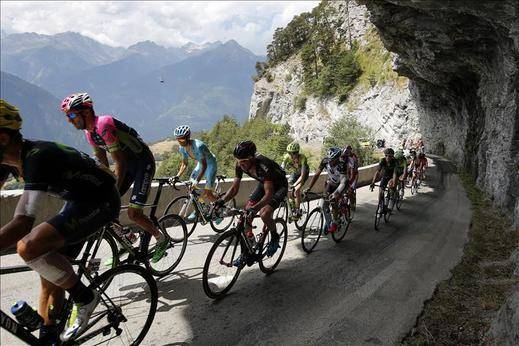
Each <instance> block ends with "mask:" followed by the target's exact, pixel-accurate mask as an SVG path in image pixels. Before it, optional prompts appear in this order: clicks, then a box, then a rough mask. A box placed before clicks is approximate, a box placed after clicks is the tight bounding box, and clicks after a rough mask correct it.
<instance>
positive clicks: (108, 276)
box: [72, 264, 158, 346]
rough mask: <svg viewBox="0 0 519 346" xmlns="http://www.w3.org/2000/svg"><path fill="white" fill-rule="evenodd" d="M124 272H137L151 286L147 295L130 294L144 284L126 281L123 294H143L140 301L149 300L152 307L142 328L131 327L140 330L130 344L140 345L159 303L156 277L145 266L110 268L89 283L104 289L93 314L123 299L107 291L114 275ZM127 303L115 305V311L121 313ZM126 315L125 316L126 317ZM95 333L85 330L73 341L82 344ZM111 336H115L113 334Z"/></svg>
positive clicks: (127, 265) (122, 321)
mask: <svg viewBox="0 0 519 346" xmlns="http://www.w3.org/2000/svg"><path fill="white" fill-rule="evenodd" d="M124 273H133V274H137V275H138V276H140V277H142V278H143V279H144V281H143V284H144V282H145V283H146V285H147V286H148V288H149V291H148V292H147V294H145V295H142V294H141V295H139V294H130V292H128V290H131V289H137V288H139V289H142V288H143V286H142V284H141V285H129V284H126V283H125V284H126V286H125V287H124V288H125V290H124V295H123V297H124V298H128V297H139V296H143V298H145V299H142V300H140V302H149V303H150V308H149V311H148V314H147V317H146V320H145V323H144V326H143V327H142V328H131V330H135V331H138V332H139V334H138V336H137V337H136V338H135V339H134V340H133V342H131V343H129V344H128V345H132V346H133V345H139V344H140V343H141V342H142V341H143V339H144V337H145V336H146V334H147V333H148V331H149V329H150V327H151V324H152V323H153V319H154V318H155V312H156V310H157V303H158V289H157V283H156V282H155V279H154V278H153V276H152V275H151V274H150V273H149V272H147V271H146V270H145V269H144V268H142V267H140V266H138V265H134V264H125V265H121V266H118V267H116V268H113V269H110V270H108V271H107V272H105V273H103V274H102V275H100V276H99V277H97V278H96V279H95V280H94V281H93V282H92V283H91V284H90V285H89V287H90V288H92V289H97V290H102V292H101V300H100V303H99V304H98V307H97V308H96V310H95V311H94V314H93V316H94V315H95V314H96V311H98V310H97V309H99V308H101V309H102V306H103V305H104V306H107V307H108V305H112V304H113V303H114V301H116V300H117V299H121V297H117V298H116V297H110V295H109V293H106V291H107V289H108V287H109V286H110V285H111V284H112V283H113V282H114V277H115V276H116V275H119V274H124ZM105 295H106V296H108V298H110V299H109V300H106V299H105V298H106V296H105ZM144 296H145V297H144ZM127 305H128V304H124V305H122V306H120V307H119V306H117V307H116V306H114V310H113V311H114V312H115V313H120V312H121V311H123V310H124V309H123V308H124V307H125V306H127ZM112 306H113V305H112ZM131 316H133V315H127V316H126V317H128V319H126V321H124V320H120V321H119V323H125V322H128V321H129V320H130V319H131ZM126 317H124V318H126ZM108 318H110V315H107V320H108ZM112 318H113V317H112ZM91 320H92V318H91ZM108 322H109V321H108ZM109 323H110V324H108V325H107V327H108V326H109V325H111V322H109ZM112 328H113V326H111V327H110V330H113V329H112ZM122 329H124V330H126V331H129V330H130V329H129V328H122ZM93 335H94V332H92V331H91V332H90V333H89V332H88V330H87V331H86V332H85V334H83V335H80V337H79V338H78V339H77V340H74V341H72V344H80V343H82V341H84V342H87V341H90V340H91V338H92V337H93ZM103 336H106V335H103ZM111 338H113V336H112V337H111Z"/></svg>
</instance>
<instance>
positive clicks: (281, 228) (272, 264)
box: [259, 218, 288, 274]
mask: <svg viewBox="0 0 519 346" xmlns="http://www.w3.org/2000/svg"><path fill="white" fill-rule="evenodd" d="M274 222H275V223H276V232H277V234H278V235H279V249H278V250H277V251H276V252H275V253H274V255H272V256H270V257H269V256H267V254H266V252H267V248H268V246H269V244H270V240H271V238H272V235H271V234H270V232H269V233H268V234H266V235H265V236H264V237H263V244H261V255H260V256H261V260H260V261H259V267H260V269H261V271H262V272H264V273H265V274H271V273H273V272H274V270H276V267H277V266H278V265H279V262H281V258H282V257H283V254H284V253H285V249H286V247H287V233H288V232H287V224H286V222H285V220H283V219H281V218H279V219H276V220H274Z"/></svg>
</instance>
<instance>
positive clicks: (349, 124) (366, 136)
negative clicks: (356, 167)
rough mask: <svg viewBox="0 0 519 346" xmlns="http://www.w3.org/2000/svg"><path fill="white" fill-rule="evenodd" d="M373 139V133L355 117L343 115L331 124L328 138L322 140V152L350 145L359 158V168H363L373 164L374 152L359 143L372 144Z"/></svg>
mask: <svg viewBox="0 0 519 346" xmlns="http://www.w3.org/2000/svg"><path fill="white" fill-rule="evenodd" d="M373 138H374V134H373V131H372V130H371V129H370V128H369V127H367V126H364V125H362V124H361V123H360V122H359V121H358V120H357V119H356V118H355V117H353V116H351V115H345V116H343V117H342V118H340V119H338V120H336V121H335V122H333V124H332V126H331V127H330V131H329V132H328V136H326V137H325V138H324V145H323V150H326V149H328V148H329V147H341V148H344V147H346V146H347V145H351V147H352V148H353V151H354V152H355V153H356V154H357V155H358V157H359V164H360V166H365V165H368V164H371V163H373V162H374V159H373V154H374V151H373V148H371V147H364V146H362V145H361V142H365V141H370V142H373Z"/></svg>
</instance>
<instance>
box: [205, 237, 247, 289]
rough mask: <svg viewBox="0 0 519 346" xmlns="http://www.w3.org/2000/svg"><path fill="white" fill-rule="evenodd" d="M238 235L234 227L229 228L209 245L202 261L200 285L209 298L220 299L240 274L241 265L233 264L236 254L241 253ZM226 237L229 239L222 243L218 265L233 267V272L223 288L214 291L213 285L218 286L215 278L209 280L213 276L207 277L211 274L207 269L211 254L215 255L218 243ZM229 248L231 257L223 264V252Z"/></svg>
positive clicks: (211, 257)
mask: <svg viewBox="0 0 519 346" xmlns="http://www.w3.org/2000/svg"><path fill="white" fill-rule="evenodd" d="M238 237H239V236H238V231H237V230H236V229H235V228H231V229H230V230H228V231H226V232H224V233H222V235H221V236H219V237H218V239H216V241H215V242H214V244H213V246H211V249H210V250H209V253H208V254H207V257H206V259H205V263H204V270H203V272H202V286H203V288H204V292H205V294H206V295H207V296H208V297H209V298H212V299H220V298H222V297H223V296H225V295H226V294H227V292H229V290H230V289H231V288H232V286H234V284H235V283H236V280H238V276H240V272H241V270H242V268H243V266H242V267H236V266H234V265H233V262H234V260H235V259H237V258H238V256H240V255H241V245H240V240H239V238H238ZM227 239H229V240H228V243H226V244H225V245H224V247H225V250H224V255H222V258H221V259H220V260H219V261H218V263H219V264H220V265H222V266H226V267H228V268H234V269H235V272H234V275H233V276H232V278H231V280H230V281H229V283H227V284H226V286H225V287H224V288H223V289H221V290H218V291H216V290H215V289H214V288H215V287H214V286H217V287H216V288H219V287H218V285H217V284H216V283H215V282H214V281H216V280H213V281H211V282H210V280H211V279H213V278H212V277H211V278H210V277H209V276H210V275H211V274H212V273H209V270H210V267H211V263H212V259H213V256H214V255H215V253H216V251H217V250H218V249H219V247H220V245H221V244H222V243H223V242H224V241H226V240H227ZM229 250H230V251H231V252H230V253H229V254H230V255H231V258H230V260H229V263H227V264H224V263H222V261H223V257H224V256H225V254H227V253H228V252H227V251H229ZM238 252H239V254H238ZM237 254H238V256H236V257H235V255H237ZM229 265H230V266H229Z"/></svg>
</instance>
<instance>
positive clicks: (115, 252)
mask: <svg viewBox="0 0 519 346" xmlns="http://www.w3.org/2000/svg"><path fill="white" fill-rule="evenodd" d="M102 241H105V242H106V243H107V244H108V246H109V247H110V252H111V255H112V264H111V265H110V266H109V268H106V270H110V269H113V268H115V267H117V266H118V265H119V262H120V259H119V247H118V246H117V241H116V240H115V239H114V237H112V236H111V235H110V234H109V233H108V232H104V234H103V238H101V242H102ZM100 248H101V245H100V246H99V249H100ZM93 255H94V254H92V256H93ZM103 255H104V254H103ZM107 255H108V254H107ZM95 256H99V250H98V251H97V252H96V253H95ZM77 258H81V255H79V256H78V257H77ZM101 266H104V263H103V262H101V265H100V267H99V268H101ZM107 267H108V266H107ZM102 273H104V271H103V272H99V271H98V274H99V275H101V274H102Z"/></svg>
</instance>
